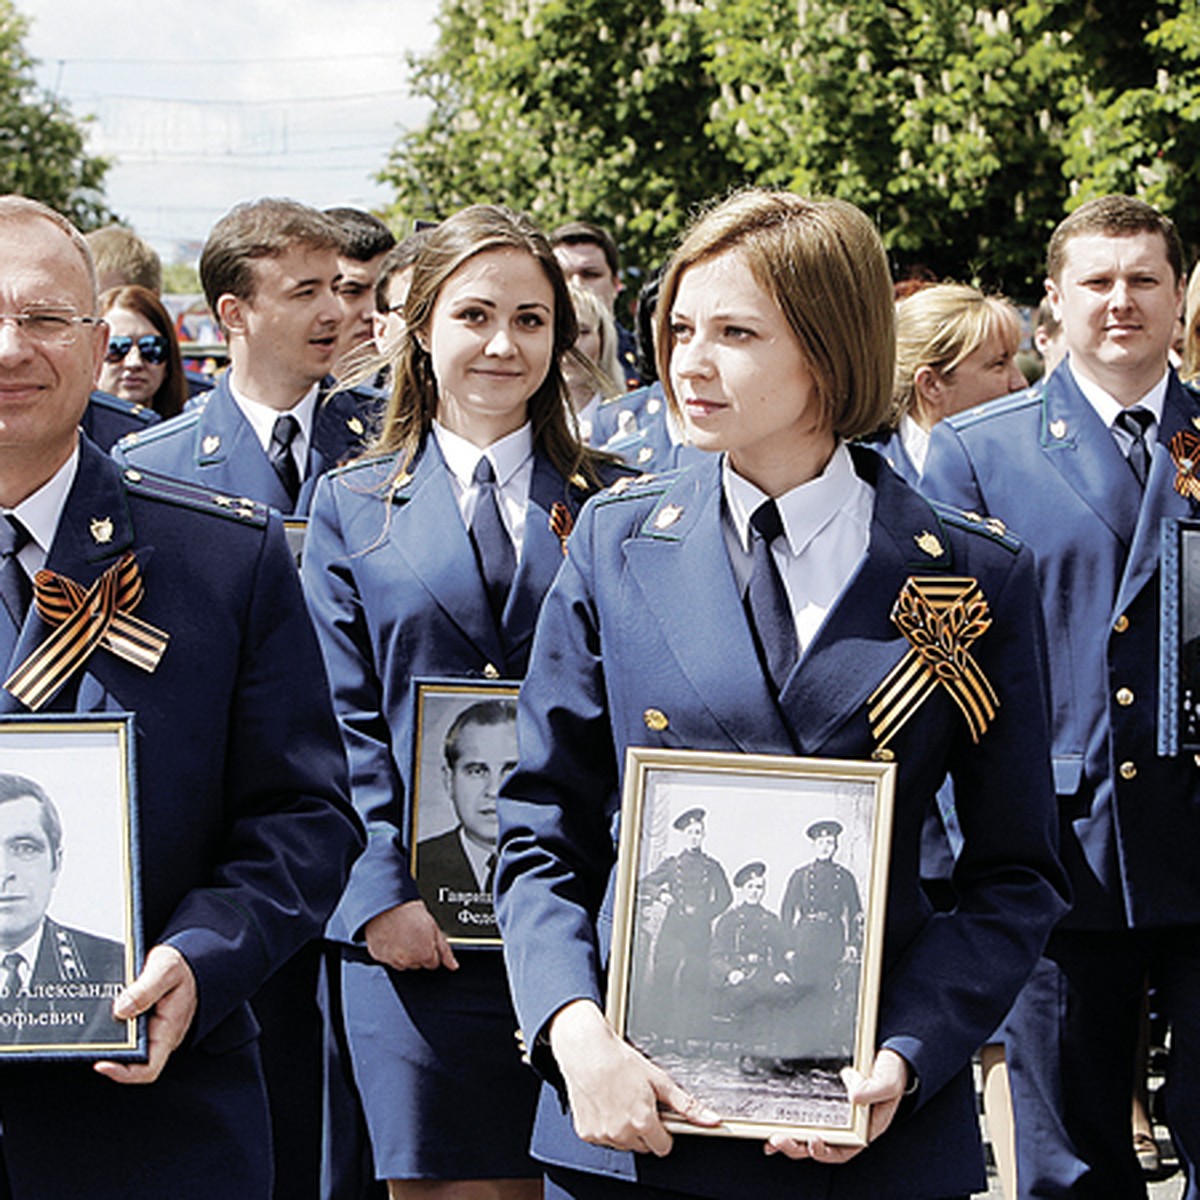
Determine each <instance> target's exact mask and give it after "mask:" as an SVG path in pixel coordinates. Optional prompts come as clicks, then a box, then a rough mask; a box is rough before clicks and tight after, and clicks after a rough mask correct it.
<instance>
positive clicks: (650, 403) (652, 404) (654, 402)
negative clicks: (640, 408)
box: [646, 396, 662, 417]
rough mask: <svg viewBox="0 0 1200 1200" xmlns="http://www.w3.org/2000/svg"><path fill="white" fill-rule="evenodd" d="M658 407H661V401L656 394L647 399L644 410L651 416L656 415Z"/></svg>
mask: <svg viewBox="0 0 1200 1200" xmlns="http://www.w3.org/2000/svg"><path fill="white" fill-rule="evenodd" d="M660 408H662V401H661V400H660V399H659V398H658V397H657V396H653V397H651V398H650V399H649V400H647V401H646V411H647V412H648V413H649V414H650V415H651V416H652V417H653V416H657V415H658V411H659V409H660Z"/></svg>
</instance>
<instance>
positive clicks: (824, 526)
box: [496, 190, 1066, 1200]
mask: <svg viewBox="0 0 1200 1200" xmlns="http://www.w3.org/2000/svg"><path fill="white" fill-rule="evenodd" d="M657 321H658V355H659V365H660V370H661V375H662V378H663V379H664V381H665V384H666V388H667V396H668V399H669V401H670V403H671V405H672V406H673V408H674V409H675V411H676V412H677V413H679V414H680V415H681V417H682V419H683V421H684V423H685V425H686V429H687V434H688V438H689V440H690V442H691V443H692V444H693V445H694V446H696V447H699V448H700V449H701V450H705V451H708V452H710V453H709V454H708V455H706V456H704V457H703V458H700V459H699V461H697V462H693V463H691V464H689V465H688V466H687V467H685V468H683V469H681V470H679V471H676V472H672V473H669V474H667V475H663V476H659V477H651V478H643V479H639V480H637V481H635V482H634V483H633V484H632V485H627V486H624V487H623V488H618V489H613V490H612V491H611V492H609V493H606V494H605V495H603V496H601V497H599V498H597V500H595V501H593V502H591V503H589V504H588V505H587V506H586V507H585V508H584V511H583V513H582V515H581V517H580V519H579V522H578V523H577V527H576V530H575V533H574V535H573V537H572V540H571V544H570V547H569V551H568V555H567V559H566V562H565V563H564V564H563V568H562V570H561V571H560V573H559V576H558V578H557V579H556V581H555V583H554V586H553V587H552V588H551V590H550V593H549V595H548V596H547V597H546V600H545V603H544V604H543V606H542V615H541V618H540V620H539V624H538V631H537V637H536V639H535V644H534V649H533V656H532V659H531V662H530V667H529V672H528V674H527V676H526V679H525V683H524V686H523V687H522V691H521V698H520V704H519V718H518V742H519V747H520V760H519V762H518V765H517V768H516V770H515V771H514V772H513V774H512V775H510V776H509V778H508V780H507V782H506V783H505V785H504V787H503V789H502V793H501V800H500V842H501V854H500V865H499V870H498V873H497V876H496V888H497V912H498V915H499V918H500V925H501V930H502V933H503V936H504V945H505V956H506V959H507V962H508V970H509V978H510V983H511V987H512V992H513V996H514V1000H515V1003H516V1008H517V1013H518V1016H519V1017H520V1020H521V1029H522V1031H523V1034H524V1040H525V1044H526V1045H527V1046H528V1047H529V1048H530V1054H531V1060H532V1063H533V1065H534V1067H535V1068H536V1069H537V1070H538V1072H539V1073H540V1074H541V1076H542V1079H543V1094H542V1099H541V1104H540V1108H539V1113H538V1121H537V1125H536V1132H535V1136H534V1142H533V1153H534V1155H535V1157H537V1158H539V1159H540V1160H541V1161H542V1162H543V1163H544V1164H546V1180H547V1195H548V1196H553V1197H565V1196H570V1197H577V1198H595V1200H600V1198H601V1197H603V1198H604V1200H622V1198H624V1197H629V1198H630V1200H633V1198H634V1197H637V1198H639V1200H640V1198H643V1197H650V1198H656V1200H659V1198H661V1200H669V1198H673V1197H678V1196H681V1195H686V1196H712V1197H729V1198H733V1197H737V1198H738V1200H741V1198H743V1197H746V1196H781V1195H787V1196H789V1197H810V1196H821V1197H829V1196H835V1197H854V1198H855V1200H860V1198H863V1197H896V1198H900V1197H903V1198H904V1200H912V1198H914V1197H935V1196H936V1197H947V1196H954V1195H966V1194H967V1193H969V1192H972V1191H977V1190H982V1189H983V1188H985V1187H986V1176H985V1171H984V1164H983V1155H982V1148H981V1144H980V1139H979V1128H978V1119H977V1116H976V1111H975V1101H974V1092H973V1087H972V1079H971V1056H972V1054H973V1053H974V1051H975V1049H976V1047H977V1046H978V1045H979V1044H980V1043H981V1042H982V1041H983V1040H984V1038H985V1037H986V1036H987V1035H988V1034H989V1033H990V1032H991V1031H992V1029H993V1028H995V1026H996V1024H997V1023H998V1022H999V1020H1000V1018H1001V1017H1002V1016H1003V1015H1004V1013H1005V1011H1006V1010H1007V1008H1008V1006H1009V1004H1010V1003H1011V1002H1012V999H1013V997H1014V996H1015V995H1016V993H1017V991H1018V989H1019V988H1020V986H1021V984H1022V983H1023V982H1024V980H1025V978H1026V977H1027V975H1028V973H1029V971H1030V970H1031V969H1032V967H1033V965H1034V963H1035V962H1036V960H1037V956H1038V953H1039V950H1040V948H1041V947H1042V945H1043V943H1044V941H1045V939H1046V936H1047V935H1048V933H1049V931H1050V928H1051V926H1052V925H1053V924H1054V922H1055V920H1056V919H1057V918H1058V917H1059V916H1060V915H1061V914H1062V912H1063V911H1064V909H1065V907H1066V902H1065V899H1064V891H1065V886H1066V885H1065V882H1064V879H1063V874H1062V871H1061V868H1060V866H1059V863H1058V860H1057V857H1056V854H1055V851H1054V845H1053V838H1054V817H1053V791H1052V785H1051V778H1050V765H1049V757H1048V749H1047V732H1046V728H1047V714H1046V703H1045V695H1046V688H1045V664H1044V647H1043V638H1042V632H1041V625H1040V619H1039V611H1040V610H1039V608H1038V604H1037V599H1036V594H1035V569H1034V563H1033V558H1032V555H1031V554H1030V553H1029V552H1028V551H1027V550H1025V549H1024V548H1022V547H1021V546H1020V545H1019V544H1018V543H1017V542H1016V541H1015V539H1013V538H1011V537H1009V536H1007V535H1003V536H999V535H996V534H994V533H987V532H984V533H981V532H979V530H978V528H977V527H976V525H975V524H974V523H972V522H971V521H970V520H968V519H967V518H965V517H964V516H962V515H955V514H953V513H950V512H947V511H944V510H935V509H934V508H933V507H932V506H931V505H930V504H929V503H928V502H927V501H925V500H924V499H923V498H922V497H921V496H920V495H918V494H917V493H916V492H915V491H913V490H912V489H911V488H910V487H909V486H908V485H907V484H905V483H904V482H903V481H902V480H901V479H900V478H899V477H898V476H897V475H895V474H894V473H893V472H892V471H891V470H890V469H889V468H888V467H887V465H886V464H885V463H884V462H883V460H882V459H881V458H880V457H879V456H878V455H877V454H875V453H874V452H873V451H871V450H867V449H865V448H862V447H857V446H851V445H849V444H848V439H850V438H853V437H856V436H859V435H861V434H863V433H865V432H866V431H868V430H870V429H874V428H877V427H878V426H879V424H880V422H881V421H882V419H883V416H884V414H885V412H886V411H887V406H888V404H889V401H890V396H891V386H892V377H893V306H892V299H891V281H890V279H889V277H888V269H887V262H886V258H885V255H884V250H883V246H882V243H881V242H880V239H879V236H878V234H877V233H876V231H875V229H874V227H873V226H872V224H871V222H870V221H869V220H868V219H867V218H866V217H865V216H864V215H863V214H862V213H861V212H859V211H858V210H857V209H855V208H854V207H853V206H851V205H849V204H846V203H844V202H842V201H838V200H807V199H803V198H801V197H799V196H794V195H790V194H787V193H779V192H768V191H757V190H752V191H747V192H742V193H739V194H736V195H734V196H732V197H731V198H729V199H727V200H726V201H724V202H723V203H721V204H718V205H717V206H716V207H715V208H713V209H712V210H711V211H710V212H708V213H707V214H705V215H703V216H702V217H701V218H700V219H699V220H698V221H697V223H696V224H695V225H694V226H693V227H692V229H691V231H690V232H689V233H688V234H687V235H686V237H685V238H684V240H683V243H682V245H681V246H680V248H679V250H678V252H677V253H676V255H675V257H674V259H673V260H672V262H671V265H670V267H669V270H668V273H667V275H666V277H665V280H664V283H663V288H662V295H661V299H660V301H659V308H658V316H657ZM772 526H773V528H772ZM760 529H761V530H765V532H760ZM961 577H970V579H972V580H974V581H975V583H977V584H978V588H979V593H980V594H981V595H982V596H983V597H984V598H985V600H986V604H987V611H988V617H989V619H990V626H989V627H988V628H987V629H986V631H983V632H981V633H980V636H978V638H976V639H975V640H973V642H972V645H971V647H970V653H971V655H972V658H973V660H974V662H975V663H976V664H977V666H978V668H979V669H980V671H982V673H983V674H984V675H985V676H986V678H987V679H988V680H989V682H990V683H991V685H992V687H993V688H994V689H995V692H996V694H997V697H998V700H999V704H998V706H997V708H996V711H995V714H994V718H993V719H992V720H991V721H990V722H989V723H988V724H987V727H986V729H984V730H982V731H981V730H978V729H975V730H972V729H971V728H969V727H968V724H967V721H966V719H965V718H964V716H963V715H962V712H961V711H960V710H959V708H958V706H957V705H956V703H955V702H954V699H953V698H952V696H951V695H950V693H949V692H948V690H947V689H946V687H944V686H939V687H938V688H937V689H936V691H935V692H934V693H931V694H930V695H929V697H928V699H927V700H926V701H925V702H924V703H922V704H921V705H919V706H918V707H915V708H914V709H912V711H911V713H910V715H909V716H908V719H907V721H906V722H905V723H904V724H903V725H902V726H901V727H900V729H899V732H897V733H895V735H894V736H892V737H891V738H890V740H888V741H887V746H886V750H881V747H880V744H879V741H878V739H877V737H876V736H875V735H874V734H873V733H872V727H871V720H870V717H869V711H868V710H869V707H870V705H869V703H868V701H869V699H870V698H871V697H872V695H873V693H875V692H876V690H877V689H878V688H879V685H880V684H881V683H882V682H883V681H884V680H885V678H887V677H888V676H889V675H890V674H891V673H892V672H893V671H894V670H896V668H897V667H898V665H899V664H900V663H901V662H902V661H905V662H906V661H909V660H908V659H907V658H906V656H907V655H908V653H909V651H910V649H913V646H912V644H910V642H909V641H908V640H907V639H906V637H905V635H904V634H903V633H902V632H901V630H900V628H899V627H898V626H897V625H896V624H895V623H894V621H893V619H892V614H893V610H894V609H895V607H896V603H897V598H898V597H899V596H900V595H901V593H902V592H903V593H906V594H909V593H911V591H912V589H913V588H914V587H915V588H917V589H921V588H924V587H928V586H930V585H931V583H936V582H938V581H939V580H941V579H944V578H950V579H953V580H958V581H961ZM697 581H702V586H698V585H697ZM764 591H765V592H766V593H769V595H764ZM744 596H745V597H746V599H744V598H743V597H744ZM774 601H778V606H775V605H774V603H773V602H774ZM789 631H790V640H791V643H792V644H791V646H790V647H788V646H787V645H786V643H787V641H788V640H789ZM784 650H789V651H790V653H783V651H784ZM922 661H923V660H922ZM973 733H976V734H978V736H979V740H978V743H976V742H975V741H974V740H973ZM631 745H637V746H649V747H669V748H674V749H693V750H702V751H729V752H744V753H754V754H778V755H793V754H802V755H813V756H820V757H829V758H838V759H860V760H864V759H869V758H871V757H872V755H873V754H874V755H877V756H880V757H884V758H892V759H894V761H895V763H896V765H897V780H896V800H895V813H894V825H893V841H892V848H891V862H890V874H889V883H888V896H887V912H886V933H885V942H884V967H883V981H882V996H881V1000H880V1007H879V1022H878V1049H877V1053H876V1057H875V1059H874V1063H873V1065H872V1066H870V1068H869V1069H868V1071H867V1072H866V1073H865V1074H862V1075H859V1074H856V1073H854V1072H852V1071H850V1072H847V1073H846V1082H847V1085H848V1090H849V1095H850V1097H851V1098H852V1099H853V1100H856V1101H858V1102H860V1103H862V1104H866V1105H870V1119H869V1136H870V1140H871V1144H870V1145H869V1146H868V1147H867V1148H865V1149H861V1150H859V1149H856V1148H855V1147H848V1146H841V1145H834V1144H830V1143H827V1142H825V1141H824V1140H823V1139H820V1138H815V1139H813V1140H811V1141H808V1140H801V1139H798V1138H795V1137H792V1136H786V1135H784V1134H782V1133H777V1134H774V1135H772V1136H771V1137H770V1138H769V1139H768V1140H767V1141H766V1142H765V1144H764V1143H756V1142H754V1141H751V1140H744V1139H734V1138H721V1137H699V1136H677V1137H672V1136H671V1134H670V1133H669V1132H668V1131H667V1129H666V1128H665V1126H664V1124H663V1120H662V1114H663V1111H664V1110H673V1111H674V1112H675V1113H677V1114H678V1115H679V1116H681V1117H682V1118H683V1119H684V1120H685V1121H686V1122H689V1123H692V1124H695V1125H697V1126H698V1127H702V1128H704V1129H707V1130H708V1131H710V1132H711V1128H712V1126H713V1125H714V1123H715V1120H716V1116H715V1114H713V1113H711V1112H709V1111H708V1110H707V1109H705V1108H704V1107H703V1106H702V1105H701V1104H700V1102H699V1101H697V1100H696V1099H695V1098H694V1097H693V1096H690V1095H689V1094H688V1093H686V1092H685V1091H684V1090H683V1089H682V1088H680V1087H679V1086H678V1085H677V1084H676V1083H675V1082H674V1081H673V1080H672V1079H671V1078H670V1077H669V1076H668V1075H667V1074H666V1073H665V1072H664V1071H663V1070H661V1069H660V1068H659V1067H658V1066H656V1065H654V1064H653V1063H651V1062H650V1061H649V1060H647V1059H646V1058H644V1057H643V1056H642V1055H641V1054H640V1053H639V1052H638V1051H637V1050H636V1049H635V1048H633V1047H632V1046H631V1045H629V1044H627V1043H626V1042H624V1041H623V1040H621V1039H620V1038H618V1037H617V1036H616V1034H615V1032H614V1030H613V1029H612V1027H611V1026H610V1025H609V1024H608V1022H607V1021H606V1019H605V1017H604V1015H603V1011H602V1004H603V999H602V997H603V996H604V991H605V978H604V975H605V963H606V961H607V957H608V951H609V944H608V942H609V934H610V931H611V928H612V908H611V905H612V873H613V870H614V860H615V848H616V845H617V837H618V834H617V825H618V816H619V810H618V804H619V799H618V798H619V797H620V795H621V789H622V783H623V780H622V764H623V763H624V760H625V751H626V749H627V747H629V746H631ZM947 772H949V773H950V774H951V776H952V777H953V778H954V780H955V783H956V785H957V788H958V795H959V797H960V806H961V810H962V826H963V832H964V838H965V840H964V846H963V850H962V853H961V855H960V856H959V859H958V862H957V865H956V869H955V877H954V882H955V885H956V888H957V889H958V894H959V897H960V899H959V904H958V906H957V907H956V909H955V910H954V911H953V912H951V913H945V914H939V915H938V916H936V917H934V916H933V914H932V913H931V910H930V906H929V904H928V902H927V901H926V899H925V897H924V894H923V892H922V890H921V887H920V883H919V877H918V876H919V855H920V836H921V826H922V822H923V819H924V817H925V814H926V812H927V811H928V810H929V808H930V805H931V804H932V803H933V797H934V793H935V792H936V791H937V788H938V786H939V784H940V783H941V782H942V780H943V778H944V777H945V775H946V774H947ZM710 829H711V825H710ZM800 832H801V834H802V833H803V830H801V831H800ZM762 834H763V838H764V839H771V838H778V837H779V836H780V832H779V831H778V830H763V831H762ZM712 841H713V839H712V838H711V837H710V839H709V842H708V843H706V852H707V853H710V854H719V853H720V851H719V848H718V847H714V846H713V845H712Z"/></svg>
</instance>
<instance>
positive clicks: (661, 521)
mask: <svg viewBox="0 0 1200 1200" xmlns="http://www.w3.org/2000/svg"><path fill="white" fill-rule="evenodd" d="M682 516H683V509H682V508H680V507H679V505H678V504H667V505H664V506H663V507H662V508H660V509H659V510H658V514H657V515H656V516H655V518H654V528H655V529H670V528H671V526H672V525H674V524H675V522H676V521H678V520H679V518H680V517H682Z"/></svg>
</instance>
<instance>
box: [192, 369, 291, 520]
mask: <svg viewBox="0 0 1200 1200" xmlns="http://www.w3.org/2000/svg"><path fill="white" fill-rule="evenodd" d="M195 454H196V468H197V475H196V480H197V482H199V483H201V484H202V486H204V487H211V488H213V489H214V490H215V491H222V492H230V493H232V494H234V495H237V496H250V497H251V498H252V499H255V500H260V501H262V503H264V504H269V505H271V506H272V507H273V508H277V509H278V510H279V511H280V512H285V513H286V512H291V510H292V500H291V497H290V496H289V495H288V494H287V491H286V490H285V488H284V486H283V484H282V483H280V481H279V476H278V475H276V474H275V468H274V467H272V466H271V460H270V459H269V458H267V455H266V451H264V450H263V448H262V444H261V443H260V442H259V440H258V437H257V435H256V434H255V432H254V430H253V428H251V425H250V422H249V421H247V420H246V418H245V416H244V415H243V413H242V410H241V409H240V408H238V406H237V403H236V401H235V400H234V398H233V394H232V393H231V392H230V390H229V372H228V371H226V372H225V374H224V375H222V376H221V378H220V380H219V381H218V382H217V386H216V387H215V388H214V389H213V392H212V395H211V396H210V397H209V399H208V403H207V404H205V406H204V407H203V409H201V411H200V419H199V420H198V421H197V422H196V443H195Z"/></svg>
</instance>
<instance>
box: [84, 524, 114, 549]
mask: <svg viewBox="0 0 1200 1200" xmlns="http://www.w3.org/2000/svg"><path fill="white" fill-rule="evenodd" d="M88 528H89V529H90V530H91V533H92V541H94V542H95V543H96V544H97V545H98V546H107V545H108V543H109V542H111V541H112V536H113V523H112V517H93V518H92V520H91V524H90V525H89V526H88Z"/></svg>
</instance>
